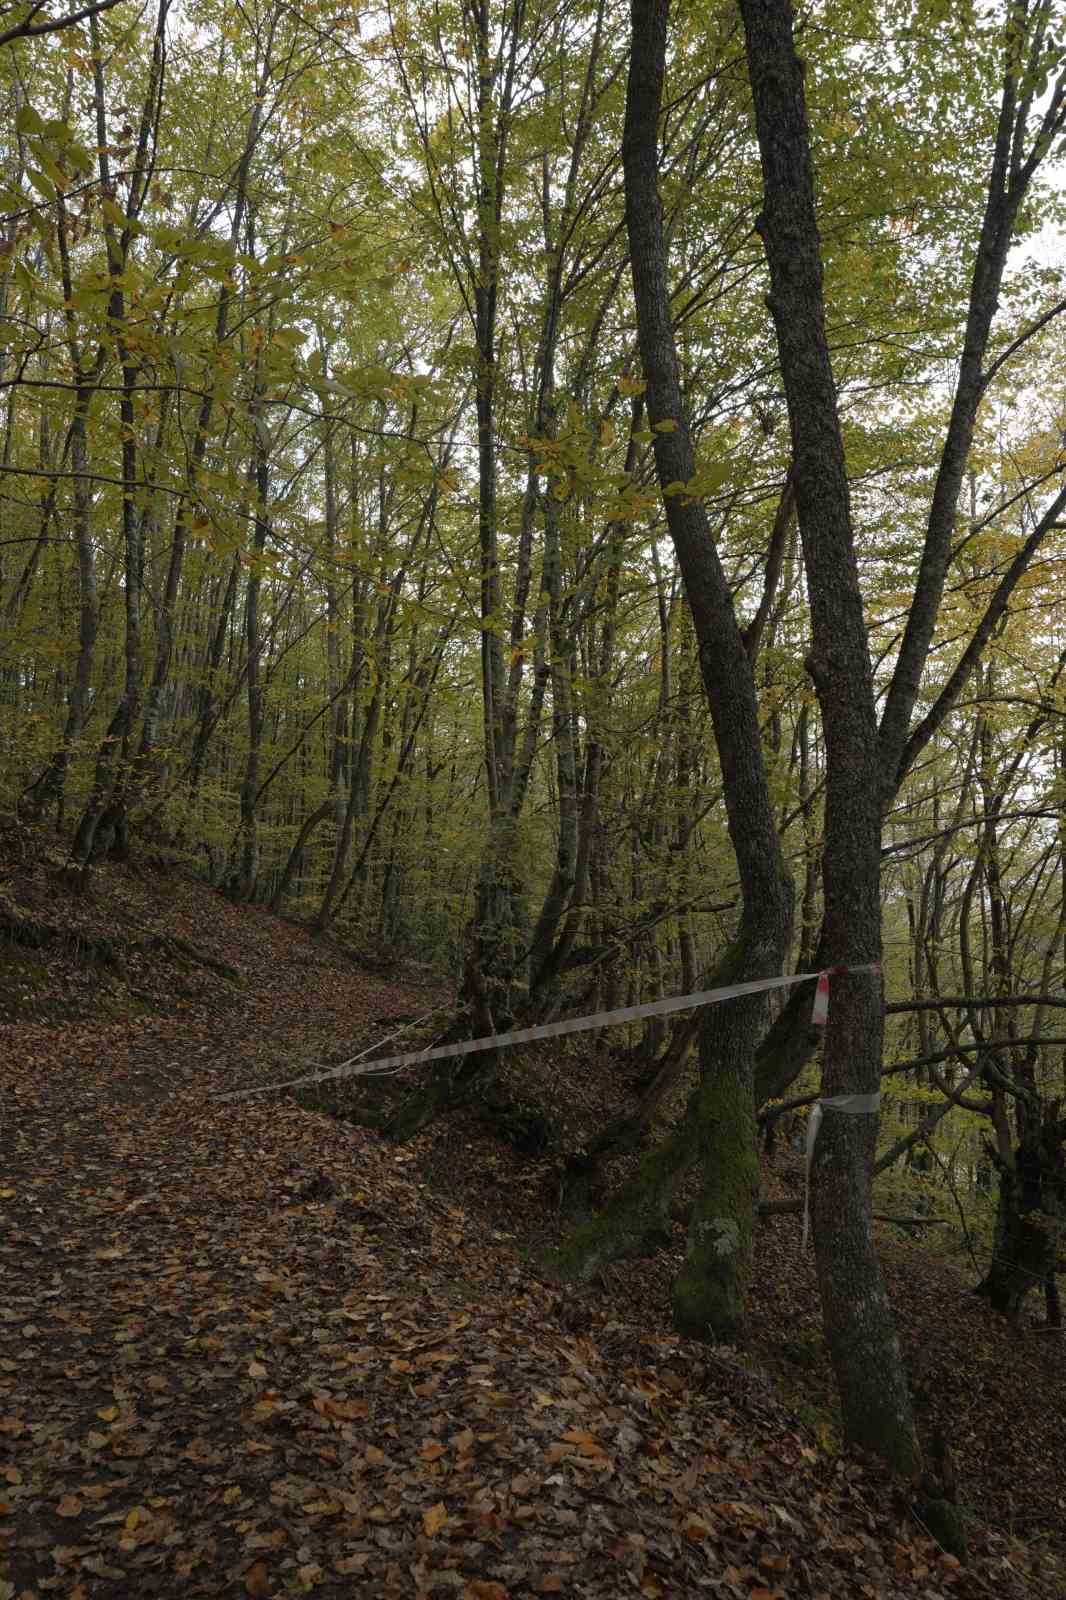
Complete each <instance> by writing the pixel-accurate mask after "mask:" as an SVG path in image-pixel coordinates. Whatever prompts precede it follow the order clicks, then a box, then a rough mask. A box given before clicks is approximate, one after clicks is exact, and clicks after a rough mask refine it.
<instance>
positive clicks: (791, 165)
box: [741, 0, 921, 1475]
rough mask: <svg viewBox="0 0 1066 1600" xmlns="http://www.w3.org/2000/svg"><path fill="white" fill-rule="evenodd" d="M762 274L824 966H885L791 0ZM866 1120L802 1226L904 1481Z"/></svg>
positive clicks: (868, 1427)
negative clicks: (794, 531) (820, 808)
mask: <svg viewBox="0 0 1066 1600" xmlns="http://www.w3.org/2000/svg"><path fill="white" fill-rule="evenodd" d="M741 13H742V16H743V20H744V31H745V37H746V44H747V55H748V67H749V73H750V77H751V87H752V95H753V99H754V106H755V122H756V128H757V132H758V137H759V149H760V155H761V159H762V171H763V186H764V202H765V209H764V212H763V215H762V216H761V217H760V218H759V220H758V223H757V227H758V229H759V232H760V233H761V235H762V237H763V239H764V241H765V244H766V252H767V257H768V261H769V267H770V284H771V293H770V297H769V306H770V311H771V314H772V316H773V319H774V325H775V328H776V332H777V344H778V351H779V354H780V359H781V369H782V377H783V380H784V386H785V393H786V396H787V400H788V410H789V421H790V426H791V434H792V449H793V462H794V475H795V484H796V503H797V510H798V515H799V525H800V535H801V539H802V544H803V556H804V565H805V568H806V573H807V585H808V591H809V594H810V608H811V631H812V637H813V649H812V653H811V657H810V659H809V662H808V667H809V670H810V673H811V676H812V678H813V679H814V685H815V689H816V692H817V695H818V701H819V706H820V708H821V713H822V727H823V734H824V738H825V749H826V799H825V849H824V856H823V885H824V899H825V927H824V939H825V946H826V952H827V956H828V960H829V962H830V963H832V964H837V963H841V962H849V963H853V964H864V963H868V962H879V961H880V956H881V906H880V871H881V862H880V850H881V796H880V793H879V788H878V784H877V782H876V781H875V774H876V772H877V770H878V755H879V749H878V733H877V720H876V709H875V703H874V694H873V676H872V671H871V666H870V656H869V649H868V645H867V635H866V626H865V620H864V617H863V608H862V595H861V592H860V588H859V580H858V571H857V566H856V560H855V545H854V535H853V529H852V522H851V508H850V499H849V492H848V481H847V475H846V471H845V465H844V447H843V440H842V437H841V430H840V418H839V414H838V410H837V399H836V388H835V385H834V381H833V373H832V367H831V364H830V359H829V348H828V344H827V341H826V333H825V308H824V302H823V294H822V262H821V245H820V240H819V236H818V226H817V221H816V217H815V207H814V173H813V167H812V162H811V153H810V130H809V125H808V120H807V110H806V103H805V98H804V91H803V73H804V68H803V64H802V63H801V62H800V60H799V58H798V56H797V54H796V49H795V43H794V40H793V36H792V9H791V5H790V4H789V0H741ZM881 988H882V986H881V983H880V980H879V979H876V978H873V977H871V976H868V975H867V976H862V977H854V978H844V979H842V980H837V982H836V984H835V992H834V995H833V1004H832V1006H831V1008H830V1014H829V1024H828V1027H827V1029H826V1044H825V1065H824V1073H823V1086H824V1090H825V1093H826V1094H827V1095H828V1096H838V1095H841V1094H861V1095H876V1094H877V1093H878V1091H879V1087H880V1073H881V1051H882V1037H883V1026H884V1024H883V1016H882V992H881ZM877 1121H878V1119H877V1116H876V1115H858V1116H850V1115H844V1114H841V1113H834V1112H833V1111H827V1114H826V1117H825V1121H824V1124H823V1127H822V1131H821V1134H820V1136H819V1139H818V1143H817V1146H816V1148H815V1157H814V1171H813V1194H812V1215H813V1220H814V1227H815V1255H816V1262H817V1268H818V1282H819V1288H820V1291H821V1297H822V1311H823V1318H824V1323H825V1330H826V1339H827V1342H828V1345H829V1349H830V1354H831V1356H832V1360H833V1367H834V1371H835V1374H836V1380H837V1385H838V1388H839V1391H840V1399H841V1409H842V1412H843V1418H844V1428H845V1433H846V1435H847V1437H848V1438H849V1440H851V1441H852V1442H853V1443H855V1444H860V1445H863V1446H865V1447H866V1448H868V1449H871V1450H873V1451H875V1452H876V1453H877V1454H879V1455H880V1456H882V1458H883V1459H884V1460H885V1461H886V1462H887V1463H888V1464H889V1466H891V1467H892V1468H893V1469H894V1470H896V1471H898V1472H900V1473H903V1474H905V1475H912V1474H913V1473H915V1472H916V1471H917V1470H918V1468H919V1465H920V1459H921V1457H920V1451H919V1447H918V1442H917V1436H916V1433H915V1430H914V1423H913V1420H912V1416H911V1405H910V1396H909V1393H908V1388H907V1381H906V1375H905V1372H904V1368H903V1361H902V1356H901V1354H900V1349H899V1342H898V1340H897V1337H896V1332H895V1326H894V1322H893V1318H892V1312H891V1308H890V1306H889V1303H888V1297H887V1294H886V1292H885V1288H884V1283H883V1280H882V1276H881V1267H880V1263H879V1261H878V1258H877V1253H876V1250H875V1248H874V1243H873V1238H872V1234H871V1229H870V1214H869V1213H870V1181H871V1180H870V1168H871V1164H872V1160H873V1155H874V1149H875V1146H876V1141H877Z"/></svg>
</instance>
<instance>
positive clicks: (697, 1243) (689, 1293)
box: [673, 1057, 759, 1344]
mask: <svg viewBox="0 0 1066 1600" xmlns="http://www.w3.org/2000/svg"><path fill="white" fill-rule="evenodd" d="M748 1059H749V1060H750V1057H749V1058H748ZM698 1100H699V1102H700V1105H699V1114H700V1122H701V1125H702V1127H703V1128H704V1130H706V1131H711V1130H713V1132H714V1135H715V1138H714V1147H713V1154H710V1155H709V1157H708V1159H707V1160H706V1161H705V1164H704V1172H703V1183H702V1185H701V1188H700V1192H699V1195H698V1196H697V1199H696V1203H695V1205H694V1207H693V1211H692V1218H691V1221H690V1223H689V1230H688V1242H687V1246H686V1250H685V1262H684V1265H683V1267H682V1268H681V1271H680V1273H679V1274H678V1276H677V1279H676V1281H675V1283H674V1290H673V1308H674V1325H675V1327H676V1328H677V1330H678V1332H679V1333H684V1334H687V1335H688V1336H689V1337H690V1338H692V1339H705V1340H713V1341H717V1342H720V1343H724V1344H736V1343H739V1342H740V1341H741V1340H742V1339H743V1336H744V1302H745V1296H746V1293H747V1286H748V1277H749V1273H750V1266H751V1252H752V1241H753V1238H754V1232H755V1207H756V1203H757V1200H758V1192H759V1158H758V1152H757V1148H756V1141H755V1138H754V1136H753V1134H754V1127H755V1122H754V1106H753V1102H752V1088H751V1075H750V1071H749V1070H746V1063H745V1062H744V1061H743V1060H741V1062H739V1063H733V1064H731V1065H730V1066H726V1065H725V1064H722V1066H721V1067H720V1069H719V1070H718V1071H717V1072H710V1073H708V1074H707V1075H706V1076H705V1078H704V1082H703V1084H702V1085H701V1089H700V1093H699V1096H698ZM701 1144H704V1141H703V1140H701ZM704 1148H706V1145H705V1144H704Z"/></svg>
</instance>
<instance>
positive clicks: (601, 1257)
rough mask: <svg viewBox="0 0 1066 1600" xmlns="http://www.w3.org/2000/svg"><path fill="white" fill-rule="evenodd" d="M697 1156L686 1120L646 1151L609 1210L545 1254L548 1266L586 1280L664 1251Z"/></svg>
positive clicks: (563, 1275) (564, 1275)
mask: <svg viewBox="0 0 1066 1600" xmlns="http://www.w3.org/2000/svg"><path fill="white" fill-rule="evenodd" d="M695 1156H696V1149H695V1145H694V1143H693V1140H692V1137H691V1131H690V1127H689V1124H688V1121H687V1120H686V1122H684V1123H682V1124H681V1125H680V1126H679V1127H678V1128H675V1130H674V1132H673V1133H672V1134H671V1135H670V1136H669V1137H668V1138H667V1139H665V1140H664V1141H663V1142H662V1143H661V1144H659V1145H656V1147H655V1148H654V1149H653V1150H650V1151H649V1152H648V1154H647V1155H646V1156H645V1157H644V1159H643V1161H641V1163H640V1165H639V1167H638V1168H637V1170H636V1172H635V1173H634V1174H633V1176H632V1177H631V1178H630V1179H629V1181H628V1182H627V1183H626V1184H624V1185H623V1187H622V1188H621V1189H620V1190H619V1192H618V1194H617V1195H616V1196H615V1197H614V1199H613V1200H612V1201H611V1203H610V1205H609V1206H608V1207H607V1209H606V1210H605V1211H603V1212H601V1213H600V1215H599V1216H597V1217H593V1218H592V1219H591V1220H590V1221H588V1222H586V1223H584V1224H582V1225H581V1226H580V1227H578V1228H575V1229H574V1231H573V1232H572V1233H571V1234H570V1235H569V1236H568V1238H566V1239H565V1240H564V1241H563V1243H562V1245H561V1246H560V1247H559V1248H558V1249H557V1250H553V1251H551V1252H549V1253H548V1254H547V1255H546V1256H545V1258H544V1260H543V1265H544V1267H545V1268H546V1270H547V1271H548V1272H550V1273H551V1275H552V1276H553V1277H557V1278H561V1279H563V1280H565V1281H566V1282H570V1283H587V1282H588V1281H589V1280H590V1279H591V1278H594V1277H595V1276H596V1274H597V1272H599V1271H600V1269H601V1268H602V1267H605V1266H606V1265H607V1264H608V1263H609V1262H611V1261H623V1260H631V1259H633V1258H635V1257H640V1256H645V1255H649V1254H651V1253H652V1252H653V1251H655V1250H657V1249H660V1248H661V1247H662V1246H663V1244H665V1243H666V1242H667V1241H668V1240H669V1238H670V1202H671V1201H672V1199H673V1196H674V1192H675V1190H676V1188H677V1186H678V1184H679V1183H680V1182H681V1179H682V1178H683V1177H684V1175H685V1173H686V1172H687V1171H688V1169H689V1168H690V1167H691V1165H692V1163H693V1161H694V1160H695Z"/></svg>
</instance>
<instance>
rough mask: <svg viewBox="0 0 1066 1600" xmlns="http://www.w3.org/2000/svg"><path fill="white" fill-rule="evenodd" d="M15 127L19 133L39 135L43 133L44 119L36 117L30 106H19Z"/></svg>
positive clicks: (36, 114)
mask: <svg viewBox="0 0 1066 1600" xmlns="http://www.w3.org/2000/svg"><path fill="white" fill-rule="evenodd" d="M15 127H16V128H17V129H18V131H19V133H37V134H40V133H43V132H44V127H45V124H44V118H43V117H42V116H40V115H38V113H37V112H36V111H35V110H34V109H33V107H32V106H19V109H18V115H17V117H16V118H15Z"/></svg>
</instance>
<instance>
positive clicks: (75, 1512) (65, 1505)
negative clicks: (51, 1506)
mask: <svg viewBox="0 0 1066 1600" xmlns="http://www.w3.org/2000/svg"><path fill="white" fill-rule="evenodd" d="M56 1510H57V1512H58V1513H59V1515H60V1516H61V1517H80V1516H81V1513H82V1503H81V1501H80V1500H79V1499H78V1497H77V1495H76V1494H65V1495H64V1496H63V1498H62V1500H60V1502H59V1504H58V1505H57V1506H56Z"/></svg>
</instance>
